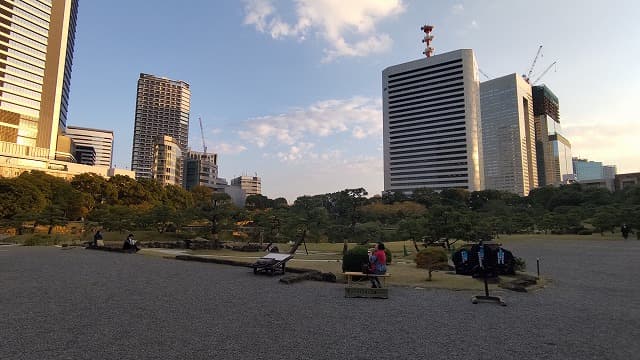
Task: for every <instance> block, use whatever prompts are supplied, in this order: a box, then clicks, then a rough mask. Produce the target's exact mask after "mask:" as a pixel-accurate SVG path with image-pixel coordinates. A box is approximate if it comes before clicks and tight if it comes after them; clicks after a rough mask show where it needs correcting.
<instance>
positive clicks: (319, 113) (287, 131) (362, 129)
mask: <svg viewBox="0 0 640 360" xmlns="http://www.w3.org/2000/svg"><path fill="white" fill-rule="evenodd" d="M381 107H382V103H381V100H380V99H372V98H365V97H354V98H351V99H347V100H325V101H319V102H316V103H314V104H312V105H310V106H309V107H307V108H293V109H291V110H289V111H288V112H287V113H284V114H280V115H267V116H262V117H256V118H252V119H249V120H247V121H245V122H244V124H243V127H244V129H243V130H240V131H238V135H239V136H240V137H241V138H242V139H243V140H245V141H248V142H251V143H254V144H256V145H258V146H259V147H265V146H266V145H267V144H269V143H272V142H275V143H277V144H280V145H287V146H289V147H290V148H289V151H288V152H286V153H285V152H283V157H284V154H287V158H291V156H288V155H291V154H292V153H293V152H292V151H294V150H292V148H291V147H293V146H296V147H298V149H301V150H302V149H306V150H308V149H309V148H310V147H312V146H308V145H309V144H310V142H309V141H308V140H307V139H308V138H309V137H326V136H330V135H335V134H338V133H345V134H350V135H351V136H352V137H354V138H356V139H364V138H367V137H372V136H380V134H381V133H382V110H381ZM319 156H320V155H319ZM293 157H294V158H296V159H297V158H298V157H297V155H294V156H293Z"/></svg>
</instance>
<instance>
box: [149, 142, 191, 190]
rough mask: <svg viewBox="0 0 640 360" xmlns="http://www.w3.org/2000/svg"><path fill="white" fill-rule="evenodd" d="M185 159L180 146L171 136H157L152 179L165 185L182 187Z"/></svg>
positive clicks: (154, 145) (154, 143)
mask: <svg viewBox="0 0 640 360" xmlns="http://www.w3.org/2000/svg"><path fill="white" fill-rule="evenodd" d="M183 162H184V158H183V157H182V150H181V149H180V144H179V143H178V142H177V141H176V140H175V139H174V138H172V137H171V136H168V135H160V136H157V137H156V139H155V141H154V142H153V163H152V164H153V166H152V168H151V177H152V179H154V180H156V181H158V182H159V183H161V184H163V185H178V186H182V165H183Z"/></svg>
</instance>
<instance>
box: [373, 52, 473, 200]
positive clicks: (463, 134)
mask: <svg viewBox="0 0 640 360" xmlns="http://www.w3.org/2000/svg"><path fill="white" fill-rule="evenodd" d="M479 83H480V82H479V79H478V72H477V65H476V60H475V55H474V54H473V51H472V50H470V49H462V50H456V51H452V52H448V53H444V54H440V55H435V56H431V57H427V58H424V59H419V60H415V61H410V62H407V63H404V64H399V65H394V66H391V67H388V68H386V69H385V70H384V71H383V72H382V92H383V131H384V135H383V140H384V190H385V191H402V192H407V193H408V192H413V191H414V190H416V189H419V188H432V189H435V190H442V189H447V188H463V189H467V190H470V191H475V190H482V189H484V174H483V159H482V142H481V139H482V129H481V123H480V90H479Z"/></svg>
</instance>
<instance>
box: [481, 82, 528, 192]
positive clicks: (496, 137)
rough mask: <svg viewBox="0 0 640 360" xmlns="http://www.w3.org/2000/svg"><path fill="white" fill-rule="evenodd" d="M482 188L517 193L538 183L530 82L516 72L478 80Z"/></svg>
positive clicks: (525, 190) (526, 190)
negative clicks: (480, 81)
mask: <svg viewBox="0 0 640 360" xmlns="http://www.w3.org/2000/svg"><path fill="white" fill-rule="evenodd" d="M480 103H481V106H480V107H481V109H482V149H483V154H484V156H483V159H484V180H485V188H487V189H493V190H502V191H509V192H512V193H515V194H518V195H521V196H527V195H529V191H531V189H534V188H536V187H538V167H537V160H536V146H535V137H536V135H535V126H534V120H533V100H532V95H531V85H529V83H528V82H526V81H525V80H524V79H523V78H522V77H521V76H519V75H518V74H510V75H507V76H503V77H500V78H496V79H492V80H489V81H485V82H483V83H481V84H480Z"/></svg>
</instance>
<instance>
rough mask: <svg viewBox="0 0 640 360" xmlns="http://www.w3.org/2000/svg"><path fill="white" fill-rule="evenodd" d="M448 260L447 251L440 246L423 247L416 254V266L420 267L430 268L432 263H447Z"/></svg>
mask: <svg viewBox="0 0 640 360" xmlns="http://www.w3.org/2000/svg"><path fill="white" fill-rule="evenodd" d="M448 261H449V257H448V256H447V251H446V250H445V249H444V248H441V247H439V246H438V247H436V246H430V247H428V248H426V249H422V250H420V252H419V253H418V254H417V255H416V267H418V268H420V269H428V268H429V267H431V266H432V264H438V263H447V262H448Z"/></svg>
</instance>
